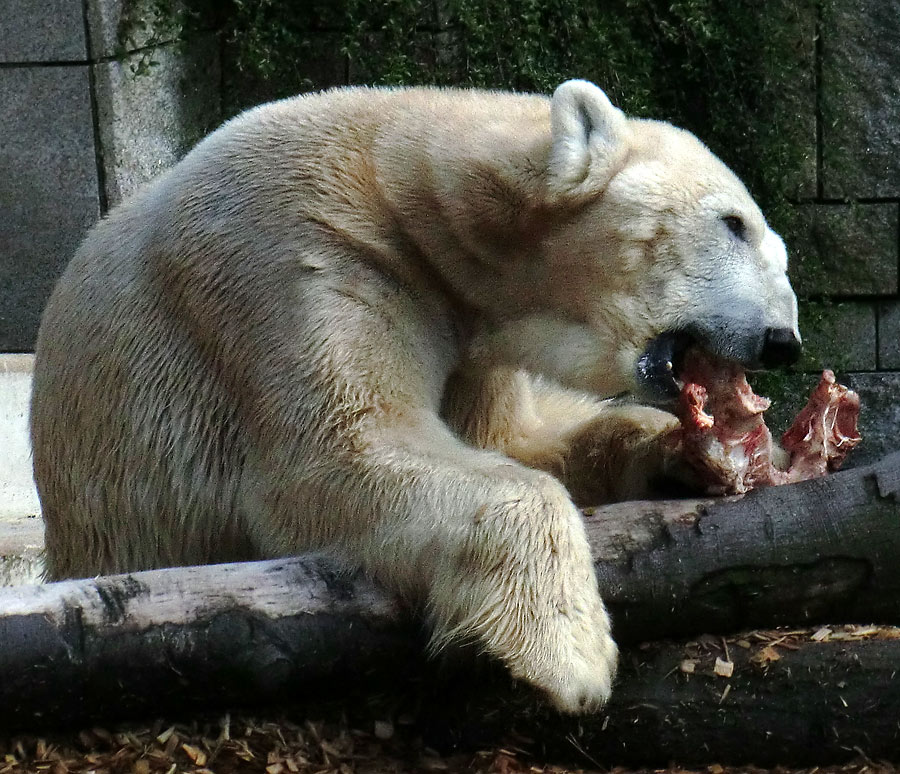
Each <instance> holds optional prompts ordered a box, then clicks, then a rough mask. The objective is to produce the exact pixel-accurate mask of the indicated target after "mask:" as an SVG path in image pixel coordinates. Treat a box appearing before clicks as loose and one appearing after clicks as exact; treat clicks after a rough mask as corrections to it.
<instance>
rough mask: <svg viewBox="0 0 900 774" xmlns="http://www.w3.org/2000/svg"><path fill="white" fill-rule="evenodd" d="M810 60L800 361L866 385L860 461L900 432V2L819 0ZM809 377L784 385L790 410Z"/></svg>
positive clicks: (797, 260)
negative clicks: (812, 117) (810, 162)
mask: <svg viewBox="0 0 900 774" xmlns="http://www.w3.org/2000/svg"><path fill="white" fill-rule="evenodd" d="M815 67H816V80H817V83H816V103H817V105H816V127H815V129H816V177H815V195H814V196H805V197H803V196H801V198H800V199H799V201H798V202H797V203H796V208H797V212H798V215H799V218H798V221H799V227H798V229H797V234H796V235H795V239H794V241H793V243H792V244H789V248H791V254H792V269H791V271H792V275H793V276H792V279H793V282H794V286H795V287H796V289H797V291H798V293H799V294H800V295H801V297H802V298H804V299H805V300H804V301H803V302H802V309H801V326H802V330H803V333H804V336H805V338H806V345H807V346H806V349H807V355H806V359H805V362H804V369H805V370H806V371H808V372H815V371H816V370H818V369H820V368H821V367H830V368H833V369H835V370H836V371H838V372H839V373H840V374H842V378H843V379H844V381H846V382H847V383H848V384H850V385H851V386H853V387H854V388H855V389H856V390H857V391H858V392H859V393H860V396H861V399H862V404H863V413H862V417H861V423H860V424H861V428H862V432H863V435H864V437H865V438H866V442H865V443H864V444H863V445H862V446H861V447H860V449H859V453H858V456H857V462H861V461H866V460H869V459H872V458H874V457H877V456H878V455H880V454H882V453H884V452H887V451H891V450H893V449H896V448H897V443H896V440H895V439H896V438H897V435H898V433H900V400H898V398H900V373H898V370H900V300H898V294H900V284H898V282H900V271H898V266H900V2H898V1H897V0H826V1H825V2H823V3H822V7H821V10H820V18H819V23H818V30H817V38H816V62H815ZM804 382H808V380H807V379H804V378H803V377H799V376H798V377H794V378H793V379H789V380H786V381H785V382H784V385H783V389H782V390H780V391H779V392H780V394H779V395H778V397H779V398H780V399H781V401H780V402H781V403H782V404H783V411H784V412H785V413H788V411H789V410H792V409H793V407H795V406H796V405H797V403H798V402H799V396H800V394H801V393H802V389H801V386H800V385H801V384H802V383H804Z"/></svg>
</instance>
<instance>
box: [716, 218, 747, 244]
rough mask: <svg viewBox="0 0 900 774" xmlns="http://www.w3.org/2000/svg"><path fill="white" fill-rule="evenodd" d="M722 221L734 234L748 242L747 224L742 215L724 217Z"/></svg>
mask: <svg viewBox="0 0 900 774" xmlns="http://www.w3.org/2000/svg"><path fill="white" fill-rule="evenodd" d="M722 220H724V221H725V225H726V226H728V230H729V231H730V232H731V233H732V234H734V235H735V236H736V237H737V238H738V239H740V240H742V241H744V242H746V241H747V224H746V223H744V219H743V218H742V217H740V215H724V216H723V217H722Z"/></svg>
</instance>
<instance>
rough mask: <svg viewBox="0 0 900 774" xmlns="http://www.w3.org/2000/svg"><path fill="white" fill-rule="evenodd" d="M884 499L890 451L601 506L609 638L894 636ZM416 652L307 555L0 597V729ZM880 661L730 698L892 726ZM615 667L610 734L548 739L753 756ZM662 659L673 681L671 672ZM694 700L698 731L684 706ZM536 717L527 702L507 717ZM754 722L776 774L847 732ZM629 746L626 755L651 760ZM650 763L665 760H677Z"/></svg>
mask: <svg viewBox="0 0 900 774" xmlns="http://www.w3.org/2000/svg"><path fill="white" fill-rule="evenodd" d="M898 490H900V454H894V455H890V456H889V457H886V458H884V459H883V460H881V461H880V462H878V463H876V464H875V465H872V466H869V467H866V468H859V469H855V470H848V471H845V472H842V473H839V474H835V475H833V476H830V477H828V478H826V479H822V480H818V481H810V482H804V483H801V484H795V485H792V486H786V487H776V488H770V489H763V490H758V491H756V492H753V493H751V494H750V495H748V496H745V497H743V498H741V499H729V500H717V501H711V500H705V501H680V502H668V503H624V504H619V505H614V506H607V507H604V508H600V509H597V510H596V511H595V512H594V513H593V514H592V515H590V516H589V517H588V518H587V525H588V532H589V536H590V539H591V543H592V547H593V550H594V553H595V556H596V557H597V560H598V564H597V567H598V576H599V578H600V583H601V587H602V589H603V591H604V594H605V597H606V599H607V601H608V603H609V605H610V607H611V609H612V611H613V616H614V620H615V627H616V631H617V636H618V638H619V640H620V642H634V641H635V640H636V639H650V638H658V637H664V636H670V635H690V634H696V633H700V632H708V631H726V630H734V629H739V628H744V627H750V626H770V625H772V624H775V623H792V624H796V623H799V622H809V621H815V620H830V621H834V622H844V621H866V622H868V621H882V622H900V573H897V572H896V563H897V556H898V554H900V519H898V515H900V505H898V499H897V495H898ZM421 645H422V638H421V636H420V632H419V630H418V626H417V624H416V623H415V620H414V617H413V616H411V615H409V614H408V613H407V612H406V611H404V610H403V609H402V608H401V607H400V606H399V605H398V604H397V603H396V602H395V601H394V600H392V599H389V598H388V597H386V596H385V595H384V594H383V593H382V592H380V591H379V590H378V589H377V588H375V587H374V586H372V585H371V584H370V583H368V582H367V581H366V580H365V579H364V578H362V577H361V576H360V575H359V574H349V573H342V572H340V571H339V570H338V569H337V567H336V565H335V564H334V563H333V562H332V561H331V560H328V559H326V558H324V557H321V556H307V557H300V558H296V559H288V560H276V561H268V562H258V563H248V564H237V565H220V566H217V567H197V568H174V569H168V570H158V571H152V572H145V573H135V574H132V575H124V576H113V577H108V578H98V579H93V580H84V581H70V582H65V583H57V584H48V585H46V586H35V587H17V588H10V589H5V590H0V727H2V728H11V727H19V728H22V727H28V726H30V727H31V728H32V729H34V726H35V724H38V723H39V724H41V725H45V724H46V723H48V722H68V723H72V722H75V723H83V722H87V721H88V719H90V718H101V717H105V718H110V717H114V718H117V719H121V718H123V717H127V716H128V715H133V714H135V713H144V712H148V711H150V712H152V713H153V714H158V713H159V712H160V711H162V710H164V709H165V708H166V707H173V706H174V707H177V708H179V709H181V710H184V709H185V708H186V707H191V706H194V707H210V706H220V707H221V706H223V705H226V704H235V703H238V704H246V703H248V702H273V701H280V700H282V699H285V698H289V697H296V696H297V695H299V694H301V693H305V692H306V693H308V692H310V691H315V690H316V688H315V686H316V685H318V686H320V689H321V686H323V685H326V686H328V687H327V692H328V694H329V695H332V696H333V695H334V692H335V690H341V689H340V688H338V687H337V685H338V682H337V681H338V680H340V681H341V683H340V685H343V686H346V685H348V684H353V683H356V684H364V685H366V686H368V687H371V685H372V682H371V681H372V679H373V676H382V677H384V678H386V679H389V680H392V681H395V682H396V680H397V678H398V676H401V677H402V676H408V675H409V674H410V673H412V674H418V675H420V676H421V674H422V671H421V669H422V666H421V658H420V655H419V654H420V653H421ZM853 647H854V650H853V653H855V654H856V657H858V658H863V657H865V658H869V656H868V655H866V654H869V653H872V652H874V651H872V650H870V644H869V643H860V644H858V645H855V646H853ZM884 648H885V651H884V654H883V657H880V658H881V661H878V659H875V662H877V663H875V662H873V663H875V666H873V668H872V669H873V670H874V671H866V670H865V669H859V668H857V666H855V664H856V663H857V662H853V661H851V662H849V663H845V662H842V661H841V660H840V659H839V658H837V657H836V656H835V657H834V658H832V657H830V656H829V664H832V662H833V669H834V674H835V678H834V680H831V681H825V682H823V681H822V680H820V679H819V680H817V679H815V678H814V677H813V678H811V679H810V680H808V681H804V682H802V683H801V682H797V681H796V679H797V676H798V674H799V673H798V672H796V671H792V672H791V674H793V675H794V679H795V682H793V683H790V682H789V681H788V682H785V683H784V686H783V690H781V689H779V691H780V692H779V691H776V692H775V693H774V695H772V694H770V693H769V691H770V689H771V688H772V687H773V686H775V685H776V683H772V682H771V678H769V677H754V673H753V672H752V671H751V670H749V669H748V670H746V679H747V681H748V682H747V683H746V685H745V686H743V687H742V688H741V690H742V691H743V692H744V693H746V695H747V696H754V695H756V696H767V698H766V699H764V700H761V701H760V702H759V704H760V710H759V711H760V712H766V711H768V712H770V713H772V714H771V718H773V719H774V718H780V717H782V716H785V717H786V716H790V715H792V714H798V713H800V714H802V713H803V712H805V711H806V710H809V711H813V710H814V709H816V708H821V706H828V707H832V708H834V707H837V704H835V702H837V701H840V700H841V699H844V700H846V699H847V694H848V692H850V693H852V695H853V696H858V697H864V696H866V695H867V693H868V694H869V695H871V696H874V697H877V702H881V703H882V704H883V705H884V707H888V708H893V709H892V710H891V712H890V713H889V716H890V717H891V718H894V719H895V718H896V717H897V715H898V713H897V711H896V710H897V708H898V707H900V698H898V693H897V692H898V691H900V679H898V680H896V681H893V680H892V679H888V677H889V676H890V674H892V672H893V668H894V665H895V664H898V663H900V645H898V644H897V643H885V644H884ZM803 652H807V651H806V650H805V649H804V651H803ZM823 652H824V651H816V653H818V654H821V653H823ZM630 658H631V657H630V656H627V655H626V657H625V658H624V659H623V661H624V663H625V665H626V667H625V668H623V677H622V679H621V680H620V684H619V685H618V687H617V693H616V699H615V700H614V703H613V705H612V709H611V711H610V715H609V717H610V720H609V721H608V722H606V726H607V730H609V729H613V730H616V729H618V731H616V733H617V734H619V736H618V737H610V736H609V735H608V734H606V732H604V733H603V734H600V733H599V731H598V730H597V729H598V728H600V726H598V724H601V718H602V717H603V716H599V717H594V718H590V719H582V720H579V721H577V722H576V721H572V720H559V721H556V723H555V724H554V725H553V727H554V728H558V729H560V730H562V729H566V728H567V729H569V731H572V730H573V729H576V728H582V729H587V730H588V733H587V735H586V736H585V740H586V741H585V742H584V743H585V744H587V745H589V746H593V747H592V748H591V749H593V748H594V747H596V749H597V750H600V751H602V750H606V749H607V748H606V747H604V746H603V745H604V744H607V742H608V743H609V744H611V745H612V747H610V748H609V749H613V748H615V749H616V750H621V749H623V748H622V745H623V744H626V742H625V738H626V736H627V734H625V732H626V731H627V729H628V728H630V726H629V725H628V722H626V721H625V720H624V719H625V718H629V717H632V716H633V714H634V712H635V711H636V710H635V709H634V708H638V709H640V708H641V707H644V706H645V705H646V706H658V707H662V709H659V710H658V711H657V710H653V711H652V712H649V711H648V712H649V715H647V718H645V720H644V721H643V722H644V725H643V726H642V727H643V728H644V729H645V733H647V734H656V733H657V732H659V728H658V726H660V724H663V721H664V719H665V718H670V719H671V724H672V725H673V728H677V729H680V730H679V731H678V733H681V734H697V735H698V737H697V738H706V737H707V736H708V734H707V733H706V731H704V730H703V729H705V728H707V727H709V728H716V727H720V728H722V729H723V733H724V731H725V730H729V729H730V731H729V734H730V735H731V737H734V738H738V737H741V736H742V735H743V738H745V739H746V740H748V741H747V744H746V745H745V752H746V753H747V754H749V753H750V752H753V751H754V750H755V748H754V747H753V746H752V745H750V746H747V745H749V740H750V739H754V740H756V737H755V736H753V734H750V733H749V732H747V733H743V732H741V733H737V731H736V729H738V725H736V724H738V723H739V721H738V720H736V719H734V718H736V717H737V716H734V718H733V719H732V720H731V721H727V722H726V721H725V720H722V723H724V724H725V725H722V724H721V723H719V724H718V725H717V723H718V721H715V718H716V717H719V715H718V714H716V713H720V712H722V711H724V710H720V709H719V708H718V707H719V705H718V704H716V703H715V702H712V703H711V702H710V700H709V696H708V695H706V694H703V695H702V696H700V697H699V698H697V699H696V700H692V699H690V697H689V696H685V695H684V694H681V693H678V692H674V693H672V692H671V691H669V692H668V693H667V691H668V688H669V687H671V686H669V685H668V683H666V681H665V680H663V681H661V678H660V673H659V670H660V669H662V668H663V667H662V666H659V667H658V668H657V667H653V668H650V669H637V670H636V671H634V672H629V670H628V668H627V665H628V664H629V663H630ZM809 658H810V660H809V661H808V662H803V663H800V662H798V664H797V670H800V671H803V670H806V672H808V673H809V674H810V675H814V674H815V666H816V664H817V663H818V661H817V659H819V658H820V656H819V655H811V656H810V657H809ZM664 661H665V664H669V666H668V667H667V669H671V667H672V664H670V663H669V662H670V661H671V659H670V658H664ZM888 666H889V667H890V673H889V671H888ZM741 674H743V673H741ZM363 678H365V680H363ZM740 679H743V677H742V678H740ZM876 679H877V682H875V681H876ZM767 680H768V682H766V681H767ZM670 682H671V681H670ZM715 682H716V681H715V680H713V683H715ZM693 684H694V687H695V688H696V687H697V686H698V685H701V682H700V680H699V679H697V680H695V681H694V683H693ZM791 684H793V686H794V688H793V689H791V688H790V685H791ZM841 684H843V687H840V686H841ZM661 685H662V686H664V687H666V690H663V688H661V687H660V686H661ZM735 685H736V686H737V685H738V682H735ZM742 685H743V684H742ZM798 686H802V687H800V688H799V689H798V688H797V687H798ZM876 686H877V687H876ZM895 686H896V687H895ZM466 690H467V691H468V690H469V686H466ZM704 690H705V689H704ZM717 690H718V686H717ZM735 690H737V689H735ZM474 691H475V689H474V688H472V689H471V692H474ZM519 694H522V692H521V691H520V692H519ZM525 695H527V692H525ZM738 695H739V694H737V693H736V694H735V696H738ZM740 695H742V694H740ZM666 697H668V698H666ZM798 697H799V698H798ZM701 699H702V702H703V703H704V704H705V705H708V706H709V708H711V709H713V710H714V714H713V716H705V715H703V713H702V712H700V711H699V710H698V711H696V712H693V711H691V712H687V710H685V709H684V708H685V707H688V706H691V702H692V701H693V702H694V704H697V705H698V706H699V705H700V703H701ZM873 700H875V699H873ZM484 701H486V702H487V703H488V705H492V706H493V707H494V710H495V712H494V713H493V714H494V715H496V714H497V713H496V709H497V708H498V706H501V705H499V704H498V703H497V702H499V701H501V699H500V697H499V694H497V693H495V692H494V691H493V690H492V691H491V692H490V693H488V694H484ZM860 701H862V699H860ZM654 702H657V703H656V704H654ZM463 703H464V702H463ZM450 704H453V706H459V704H460V703H459V702H457V703H455V704H454V703H450ZM450 704H448V706H450ZM848 704H849V701H848ZM682 705H684V706H682ZM520 706H523V705H521V704H520ZM529 706H532V705H529ZM723 706H724V705H723ZM629 708H631V709H629ZM764 708H768V710H766V709H764ZM745 709H746V708H745ZM851 709H853V712H854V714H853V715H852V716H851V715H849V714H847V713H845V714H844V715H841V714H840V711H838V713H837V714H836V715H834V716H833V717H832V716H829V722H831V721H832V720H833V722H834V723H837V724H838V725H841V724H842V723H849V724H850V727H851V730H854V729H855V730H856V731H858V730H859V729H856V728H855V726H853V723H855V722H856V721H855V718H858V717H862V716H861V715H860V714H859V711H860V708H859V707H858V706H857V707H853V708H851ZM683 710H684V711H683ZM838 710H839V708H838ZM741 711H744V709H742V710H741ZM747 711H749V710H747ZM510 712H512V710H510V711H504V712H503V713H500V714H502V715H504V716H506V717H509V716H510ZM641 712H643V710H641ZM629 713H631V714H629ZM659 713H662V714H661V715H660V714H659ZM692 713H693V714H692ZM488 714H490V713H488ZM639 714H640V713H639ZM532 715H534V711H533V710H531V709H527V708H525V707H524V706H523V713H522V716H523V717H530V716H532ZM541 717H543V715H542V716H541ZM866 717H868V716H866ZM464 718H465V715H462V716H461V719H464ZM654 718H655V720H654ZM711 718H712V719H711ZM632 719H634V718H633V717H632ZM542 722H544V721H542ZM545 722H550V721H545ZM666 722H669V721H666ZM760 722H761V723H762V721H760ZM728 723H732V724H733V725H731V726H729V725H728ZM823 723H824V721H823ZM866 723H867V724H868V725H867V729H869V733H870V734H871V735H872V738H873V739H875V742H873V744H880V743H881V742H883V741H884V740H885V739H887V738H888V735H889V734H888V730H887V729H886V728H882V726H881V725H879V723H877V722H875V721H874V720H873V721H870V720H866ZM560 724H561V725H560ZM648 724H649V725H648ZM654 724H655V725H654ZM710 724H711V725H710ZM637 725H638V726H640V722H638V723H637ZM882 725H883V724H882ZM895 725H896V724H894V726H895ZM489 726H490V724H488V727H489ZM763 726H765V727H766V728H767V729H768V730H769V732H770V733H771V734H772V735H773V736H772V737H770V738H769V741H768V742H767V743H769V744H771V745H773V749H779V750H783V751H789V750H793V753H791V754H790V755H789V754H788V752H784V753H783V754H784V756H785V757H783V758H782V759H781V761H780V762H782V763H787V762H789V761H790V760H794V761H801V760H803V755H804V754H809V753H810V751H815V752H818V751H821V750H822V749H826V747H827V746H828V744H830V743H829V742H828V739H830V738H831V737H834V734H835V733H837V738H838V739H839V740H840V739H842V733H845V732H846V729H845V731H844V732H842V731H841V730H840V729H838V731H836V732H832V731H831V730H827V732H826V730H823V729H825V726H823V727H822V729H820V730H819V731H817V732H815V733H813V732H812V731H810V734H808V735H807V736H806V737H804V739H803V740H799V738H798V737H797V736H796V733H795V731H796V728H795V729H794V730H791V729H790V728H788V724H786V723H781V722H780V721H779V722H776V721H775V720H772V722H766V723H762V725H760V726H759V727H760V728H762V727H763ZM548 727H549V726H548ZM804 727H805V724H804ZM754 733H755V732H754ZM846 733H849V732H846ZM892 733H893V732H892ZM829 734H831V737H828V735H829ZM826 737H828V739H826ZM851 737H852V738H857V737H854V736H852V734H850V737H848V738H851ZM890 738H891V739H893V738H894V737H893V736H891V737H890ZM609 739H613V741H611V742H609V741H608V740H609ZM597 740H607V741H597ZM810 740H812V741H810ZM757 741H758V740H757ZM690 743H694V741H693V740H692V741H691V742H690ZM732 743H733V744H738V745H740V744H743V743H742V742H736V741H734V739H732V740H731V741H730V742H729V744H732ZM755 743H756V742H754V744H755ZM633 744H634V746H635V748H636V749H637V750H638V752H640V751H648V750H651V749H654V748H653V746H652V745H648V744H646V743H639V742H637V741H635V742H634V743H633ZM671 744H672V745H675V742H674V741H673V742H671ZM703 744H706V745H707V747H708V750H707V751H706V752H704V753H703V754H704V755H706V756H708V757H707V758H706V759H707V760H715V759H718V760H719V762H724V761H726V760H733V761H735V762H745V761H746V760H756V762H762V759H761V758H759V757H754V756H750V757H749V758H741V757H740V755H739V749H738V748H735V747H729V746H727V745H726V746H724V747H722V746H721V744H724V743H719V742H716V740H715V739H710V740H709V741H707V742H703ZM717 744H718V745H719V746H718V747H717V746H716V745H717ZM841 744H844V742H843V741H841ZM779 745H780V746H779ZM811 745H812V746H811ZM833 747H834V745H832V746H831V747H827V749H832V748H833ZM851 747H852V745H851ZM659 749H660V750H665V749H670V750H672V751H673V752H671V753H670V754H671V755H674V750H675V749H676V747H660V748H659ZM678 749H681V748H678ZM699 749H705V748H702V747H701V748H699ZM863 749H866V747H865V746H864V747H863ZM868 749H870V750H873V748H871V747H870V748H868ZM878 749H881V748H878ZM716 750H722V751H723V752H722V753H720V754H717V753H716ZM804 750H806V751H807V752H806V753H804V752H803V751H804ZM726 753H727V757H726ZM648 754H649V753H648ZM870 754H875V752H874V751H873V752H871V753H870ZM734 756H737V757H734ZM617 760H618V759H617ZM635 760H636V759H635ZM648 760H649V759H648ZM682 760H687V759H686V758H683V759H682ZM809 760H812V758H809ZM660 761H661V762H662V763H665V762H666V761H665V760H662V759H658V760H657V761H656V762H660Z"/></svg>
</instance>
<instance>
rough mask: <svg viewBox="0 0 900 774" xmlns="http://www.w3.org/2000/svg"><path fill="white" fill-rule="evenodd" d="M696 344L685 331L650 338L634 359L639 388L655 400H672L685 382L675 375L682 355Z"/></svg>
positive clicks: (678, 369)
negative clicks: (641, 351) (635, 360)
mask: <svg viewBox="0 0 900 774" xmlns="http://www.w3.org/2000/svg"><path fill="white" fill-rule="evenodd" d="M695 344H696V341H695V338H694V336H692V335H691V334H689V333H687V332H686V331H666V332H664V333H661V334H660V335H659V336H656V337H655V338H653V339H651V340H650V341H649V342H648V343H647V348H646V349H645V350H644V352H643V354H641V356H640V357H639V358H638V361H637V369H636V371H637V373H636V376H637V383H638V388H639V390H640V392H642V393H645V394H646V395H647V397H649V398H651V399H655V400H674V399H675V398H677V397H678V394H679V393H680V392H681V388H682V387H683V386H684V383H683V382H682V381H681V380H680V379H679V378H678V374H679V372H680V371H681V367H682V365H683V363H684V355H685V353H686V352H687V351H688V349H690V348H691V347H692V346H694V345H695Z"/></svg>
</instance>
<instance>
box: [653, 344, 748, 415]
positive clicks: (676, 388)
mask: <svg viewBox="0 0 900 774" xmlns="http://www.w3.org/2000/svg"><path fill="white" fill-rule="evenodd" d="M716 349H717V347H715V346H714V345H713V344H712V342H708V341H705V340H704V338H703V337H701V336H698V335H697V333H696V332H692V331H686V330H669V331H665V332H663V333H661V334H659V335H658V336H656V337H655V338H653V339H651V340H650V341H649V342H648V343H647V347H646V349H645V350H644V352H643V354H641V356H640V357H639V358H638V361H637V367H636V377H637V383H638V389H639V392H640V393H641V397H643V398H645V399H649V400H651V401H654V402H661V403H668V402H671V401H674V400H675V399H677V398H678V395H679V394H680V393H681V390H682V388H683V387H684V379H683V378H682V377H681V374H682V371H683V369H684V363H685V356H686V355H687V353H688V351H689V350H699V351H700V352H702V353H703V355H704V358H705V359H706V361H707V362H709V363H711V364H714V366H715V367H716V368H718V369H719V370H721V371H723V372H724V371H725V370H726V369H728V368H729V367H733V366H735V365H737V366H740V367H741V368H742V369H743V368H752V367H753V366H752V365H751V364H749V363H741V362H740V361H738V360H736V359H734V358H731V357H727V356H724V355H723V354H722V353H720V352H716V351H715V350H716Z"/></svg>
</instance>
